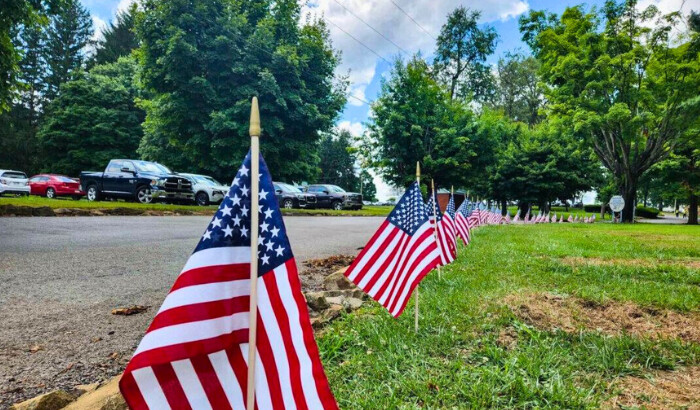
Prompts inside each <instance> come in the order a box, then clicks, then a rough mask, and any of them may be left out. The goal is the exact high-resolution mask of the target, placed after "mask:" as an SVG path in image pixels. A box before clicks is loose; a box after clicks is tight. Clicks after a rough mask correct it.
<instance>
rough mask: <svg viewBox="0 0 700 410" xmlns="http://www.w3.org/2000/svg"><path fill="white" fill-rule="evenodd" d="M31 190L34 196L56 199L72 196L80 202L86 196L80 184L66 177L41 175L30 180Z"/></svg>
mask: <svg viewBox="0 0 700 410" xmlns="http://www.w3.org/2000/svg"><path fill="white" fill-rule="evenodd" d="M29 190H30V193H31V194H32V195H40V196H45V197H47V198H56V197H59V196H70V197H72V198H73V199H75V200H78V199H80V198H82V197H83V196H85V192H83V191H82V190H81V189H80V182H79V181H77V180H75V179H73V178H69V177H67V176H65V175H56V174H39V175H34V176H33V177H31V178H29Z"/></svg>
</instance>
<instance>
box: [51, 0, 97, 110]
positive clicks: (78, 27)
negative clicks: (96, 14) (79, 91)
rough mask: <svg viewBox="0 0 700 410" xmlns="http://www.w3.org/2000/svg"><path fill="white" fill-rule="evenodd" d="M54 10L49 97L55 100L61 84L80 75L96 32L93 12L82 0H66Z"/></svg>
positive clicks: (52, 17) (52, 15)
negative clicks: (93, 32)
mask: <svg viewBox="0 0 700 410" xmlns="http://www.w3.org/2000/svg"><path fill="white" fill-rule="evenodd" d="M63 1H64V2H63V3H62V4H61V6H60V7H57V8H56V11H55V13H53V14H51V16H50V19H49V26H48V29H47V32H46V51H45V53H46V54H45V55H46V62H47V65H48V72H49V74H48V76H47V77H46V98H47V99H48V100H52V99H54V98H56V96H57V95H58V93H59V87H60V86H61V84H63V83H66V82H68V81H70V80H72V79H74V78H75V77H76V75H77V74H78V73H79V72H80V70H81V69H83V68H84V63H85V47H86V46H87V45H88V44H89V43H90V37H91V36H92V19H91V18H90V12H88V10H87V9H86V8H85V7H84V6H83V5H82V4H81V3H80V0H63Z"/></svg>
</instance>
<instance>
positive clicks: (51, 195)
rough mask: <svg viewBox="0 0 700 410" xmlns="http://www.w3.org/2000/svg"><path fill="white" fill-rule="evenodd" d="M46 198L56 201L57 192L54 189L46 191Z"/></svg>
mask: <svg viewBox="0 0 700 410" xmlns="http://www.w3.org/2000/svg"><path fill="white" fill-rule="evenodd" d="M46 197H47V198H49V199H54V198H56V190H55V189H53V188H49V189H47V190H46Z"/></svg>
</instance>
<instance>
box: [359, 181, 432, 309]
mask: <svg viewBox="0 0 700 410" xmlns="http://www.w3.org/2000/svg"><path fill="white" fill-rule="evenodd" d="M439 263H440V250H439V249H438V245H437V242H436V241H435V233H434V231H433V228H432V226H431V225H430V221H429V220H428V214H427V209H426V207H425V203H424V202H423V196H422V195H421V192H420V188H419V187H418V183H417V182H414V183H413V184H411V186H410V187H409V188H408V190H406V192H405V193H404V194H403V196H402V197H401V199H400V200H399V202H398V203H397V204H396V207H395V208H394V209H393V210H392V211H391V213H390V214H389V216H388V217H387V218H386V220H385V221H384V223H382V225H381V226H380V227H379V229H378V230H377V232H375V234H374V235H373V236H372V238H371V239H370V240H369V242H368V243H367V245H365V247H364V248H363V249H362V251H361V252H360V254H359V255H357V257H356V258H355V260H354V261H353V263H352V265H350V267H349V268H348V269H347V271H345V276H347V278H348V279H350V280H351V281H352V282H353V283H355V284H356V285H357V286H358V287H359V288H360V289H362V290H364V291H365V292H366V293H367V294H368V295H370V296H372V298H374V300H376V301H377V302H379V304H381V305H382V306H384V307H385V308H386V309H387V310H388V311H389V313H391V315H392V316H394V317H399V315H401V312H403V310H404V308H405V307H406V304H407V303H408V299H409V298H410V297H411V294H412V293H413V289H415V287H416V286H418V283H420V281H421V280H422V279H423V277H425V275H427V274H428V272H430V271H431V270H433V269H434V268H436V267H437V266H438V264H439Z"/></svg>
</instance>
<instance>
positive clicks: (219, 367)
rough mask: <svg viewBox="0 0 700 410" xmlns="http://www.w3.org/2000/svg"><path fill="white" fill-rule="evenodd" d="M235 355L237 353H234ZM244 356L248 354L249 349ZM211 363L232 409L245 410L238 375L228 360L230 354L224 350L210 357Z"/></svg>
mask: <svg viewBox="0 0 700 410" xmlns="http://www.w3.org/2000/svg"><path fill="white" fill-rule="evenodd" d="M246 346H248V344H246ZM234 354H235V352H234ZM244 354H246V355H247V354H248V349H247V348H246V351H245V353H244ZM209 361H210V362H211V366H212V367H213V368H214V373H216V377H217V378H218V379H219V384H221V388H223V389H224V394H226V398H227V399H228V402H229V404H230V405H231V408H234V409H244V408H245V404H244V403H245V402H244V401H243V390H242V389H241V385H240V384H239V383H238V379H237V378H236V375H235V374H234V373H233V365H232V364H231V361H230V360H228V354H227V353H226V351H224V350H220V351H218V352H215V353H211V354H210V355H209Z"/></svg>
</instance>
